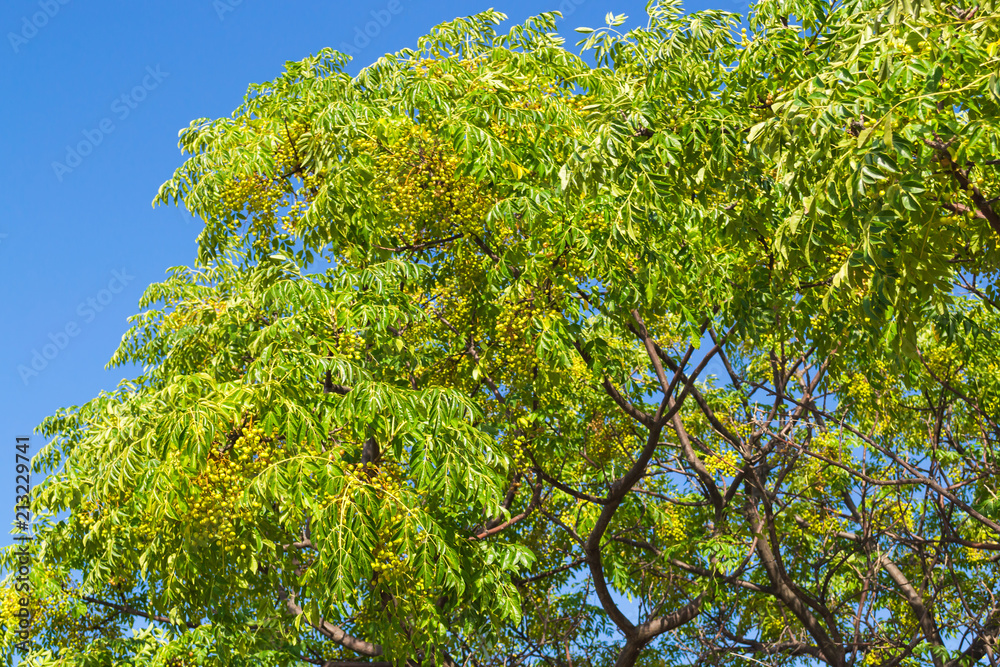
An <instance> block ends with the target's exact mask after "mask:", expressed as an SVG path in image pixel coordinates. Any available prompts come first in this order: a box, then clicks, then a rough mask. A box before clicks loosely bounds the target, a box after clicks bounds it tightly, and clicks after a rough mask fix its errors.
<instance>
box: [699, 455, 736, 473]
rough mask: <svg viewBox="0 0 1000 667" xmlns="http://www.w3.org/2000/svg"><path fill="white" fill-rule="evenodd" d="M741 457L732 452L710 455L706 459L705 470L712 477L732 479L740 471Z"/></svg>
mask: <svg viewBox="0 0 1000 667" xmlns="http://www.w3.org/2000/svg"><path fill="white" fill-rule="evenodd" d="M740 463H741V461H740V456H739V455H738V454H737V453H736V452H734V451H732V450H730V451H728V452H725V453H724V454H710V455H708V456H706V457H705V468H706V469H707V470H708V472H709V473H710V474H712V475H719V474H721V475H725V476H729V477H732V476H733V475H736V474H737V473H739V471H740Z"/></svg>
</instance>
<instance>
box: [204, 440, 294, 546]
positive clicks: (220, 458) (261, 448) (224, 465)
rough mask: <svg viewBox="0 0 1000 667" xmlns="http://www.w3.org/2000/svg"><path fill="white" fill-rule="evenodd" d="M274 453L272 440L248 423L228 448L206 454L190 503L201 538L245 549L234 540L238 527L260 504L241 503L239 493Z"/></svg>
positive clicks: (270, 459) (241, 493)
mask: <svg viewBox="0 0 1000 667" xmlns="http://www.w3.org/2000/svg"><path fill="white" fill-rule="evenodd" d="M277 456H278V451H277V449H276V447H275V443H274V441H273V440H272V439H271V438H267V437H265V436H264V433H263V430H262V429H261V428H260V427H258V426H254V425H253V424H252V423H251V424H249V425H248V426H246V427H244V428H243V430H242V433H241V434H240V435H239V437H238V438H237V439H236V441H235V443H234V444H233V446H232V447H231V448H230V449H228V450H227V451H225V452H224V453H221V452H219V451H213V452H212V454H210V456H209V459H208V465H207V466H206V468H205V469H204V470H203V471H202V472H201V474H199V475H198V476H197V477H196V478H195V480H194V483H193V485H194V487H195V489H197V491H196V495H195V497H194V499H193V500H192V502H191V506H190V519H191V523H192V524H193V525H194V526H195V527H196V528H197V530H198V532H199V534H200V535H201V536H202V537H203V538H206V539H209V540H213V541H215V542H216V543H218V544H219V545H221V546H222V547H223V549H224V550H225V551H226V552H231V551H236V550H239V551H245V550H246V549H247V545H246V544H240V543H239V541H238V538H239V537H240V528H241V526H242V525H243V524H244V523H245V522H249V521H251V520H252V517H253V515H254V513H255V512H256V511H257V510H258V509H259V508H260V507H261V504H260V501H257V500H254V501H251V502H249V503H243V501H242V495H243V492H244V491H245V490H246V488H247V486H248V485H249V483H250V481H251V480H252V479H253V478H254V477H256V476H257V475H259V474H260V473H261V472H262V471H263V470H264V469H265V468H266V467H268V466H269V465H271V464H272V463H273V462H274V461H275V460H276V458H277Z"/></svg>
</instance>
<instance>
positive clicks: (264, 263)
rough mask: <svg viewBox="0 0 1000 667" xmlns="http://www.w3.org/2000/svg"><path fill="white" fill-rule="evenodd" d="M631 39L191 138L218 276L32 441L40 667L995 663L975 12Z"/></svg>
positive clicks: (416, 66)
mask: <svg viewBox="0 0 1000 667" xmlns="http://www.w3.org/2000/svg"><path fill="white" fill-rule="evenodd" d="M648 13H649V21H648V24H647V26H646V27H644V28H639V29H636V30H632V31H629V32H627V33H625V34H620V33H619V32H617V31H616V28H617V27H620V26H621V25H622V24H623V23H624V20H625V18H624V17H620V16H619V17H615V16H611V15H609V17H608V25H607V26H606V27H605V28H601V29H599V30H591V29H589V28H580V29H579V30H580V31H581V32H583V33H585V34H587V37H585V38H584V41H583V42H582V45H583V47H584V49H585V50H588V51H592V52H593V56H594V59H595V61H596V65H594V66H592V65H590V64H588V63H587V62H586V61H585V60H584V59H582V58H581V57H579V56H577V55H574V54H573V53H571V52H569V51H567V50H565V49H564V48H563V47H562V45H561V44H562V42H561V40H560V39H559V38H558V37H557V36H555V35H554V34H553V32H552V31H553V30H554V25H555V16H556V15H555V14H551V13H550V14H541V15H539V16H537V17H535V18H533V19H531V20H529V21H528V22H527V23H526V24H524V25H522V26H516V27H515V28H513V29H512V30H511V31H510V32H509V33H508V34H506V35H500V34H498V33H497V32H496V31H495V26H496V25H498V24H499V23H500V22H501V21H502V20H504V18H505V17H504V16H503V15H502V14H499V13H496V12H493V11H490V12H484V13H482V14H478V15H475V16H472V17H468V18H465V19H458V20H456V21H453V22H451V23H448V24H445V25H442V26H439V27H438V28H436V29H435V30H434V31H432V32H431V33H430V34H429V35H428V36H426V37H424V38H422V39H421V40H419V42H418V45H417V49H416V50H403V51H401V52H399V53H397V54H393V55H387V56H385V57H383V58H381V59H380V60H378V61H377V62H376V63H374V64H372V65H371V66H369V67H367V68H365V69H363V70H362V71H361V73H360V74H359V75H357V76H355V77H351V76H348V75H346V74H345V73H344V72H343V66H344V64H345V62H346V57H345V56H343V55H341V54H338V53H336V52H333V51H323V52H321V53H319V54H317V55H316V56H314V57H311V58H307V59H306V60H303V61H301V62H295V63H288V64H287V70H286V71H285V73H283V74H282V75H281V76H279V77H278V78H276V79H275V80H273V81H271V82H268V83H266V84H262V85H257V86H251V88H250V90H249V92H248V94H247V97H246V99H245V103H244V104H243V105H242V106H241V107H239V108H238V109H237V110H236V112H235V113H234V114H233V116H232V117H231V118H222V119H218V120H215V121H210V120H208V119H200V120H197V121H195V122H193V123H192V124H191V126H190V127H189V128H188V129H187V130H185V131H183V132H182V133H181V139H180V145H181V147H182V149H183V150H184V151H185V152H186V153H188V154H189V155H190V157H189V158H188V159H187V161H186V162H185V164H184V165H183V166H182V167H181V168H180V169H179V170H178V171H177V172H176V173H175V175H174V177H173V178H172V179H171V180H170V181H168V182H167V183H166V184H164V186H163V187H162V188H161V190H160V193H159V195H158V196H157V202H161V203H183V205H185V206H186V207H187V209H188V210H189V211H191V212H192V213H193V214H196V215H198V216H200V218H201V219H202V220H203V221H204V223H205V227H204V230H203V231H202V232H201V235H200V236H199V248H200V255H199V263H198V265H197V266H195V267H193V268H185V267H179V268H177V269H175V270H173V271H172V272H171V274H170V276H169V277H168V279H167V280H166V281H164V282H163V283H160V284H156V285H153V286H151V287H150V288H149V289H148V290H147V291H146V293H145V295H144V296H143V298H142V301H141V303H140V307H141V308H142V309H143V311H142V312H141V313H140V314H138V315H136V316H135V317H134V318H133V320H132V328H131V329H130V330H129V332H128V333H127V334H126V336H125V337H124V339H123V341H122V345H121V347H120V348H119V350H118V352H117V353H116V354H115V355H114V357H113V358H112V360H111V364H112V365H118V364H126V363H135V364H139V365H141V366H142V367H143V368H144V369H145V370H144V373H143V375H141V376H140V377H138V378H136V379H135V380H134V381H131V382H127V383H124V384H123V385H122V386H120V387H119V388H118V389H117V390H116V391H114V392H110V393H105V394H102V395H100V396H98V397H96V398H95V399H93V400H92V401H90V402H88V403H87V404H85V405H83V406H80V407H75V408H71V409H68V410H63V411H60V412H59V413H57V414H56V415H55V416H53V417H52V418H50V419H48V420H47V421H46V422H45V423H44V424H43V427H42V432H43V433H44V434H45V435H46V436H47V437H49V438H51V442H50V443H49V444H48V445H47V446H46V447H45V448H44V450H43V451H42V452H40V453H39V455H38V456H37V457H36V460H35V466H36V469H38V470H40V471H44V472H48V473H49V474H48V477H46V479H45V482H44V484H43V485H42V486H41V487H40V488H39V489H38V491H37V493H36V495H35V497H34V498H33V499H32V503H33V507H34V510H35V511H36V512H37V513H39V514H40V515H41V516H43V517H44V520H43V521H42V522H41V524H40V525H39V527H38V528H37V529H36V530H37V534H38V538H37V539H36V541H35V558H36V567H35V569H34V570H33V573H32V576H33V582H34V589H33V593H32V595H33V597H32V604H33V605H34V610H35V613H36V619H37V620H38V623H37V630H36V641H35V643H34V644H33V646H34V647H35V648H34V653H33V656H34V657H35V662H34V663H33V664H37V665H66V666H69V665H91V664H123V663H125V662H126V661H133V663H134V664H143V665H197V664H225V665H303V664H316V665H327V667H330V666H332V665H347V664H359V663H365V664H386V665H388V664H404V663H405V664H411V665H416V664H421V665H428V664H432V663H433V664H459V663H460V664H463V665H464V664H473V665H500V664H504V665H509V664H518V665H532V664H549V665H566V666H569V665H610V664H614V665H620V666H626V665H638V664H642V665H666V664H670V665H675V664H699V665H707V664H717V665H737V664H740V665H741V664H745V663H747V662H752V663H760V664H768V665H777V664H829V665H834V666H836V667H841V666H846V665H854V664H859V663H864V664H879V665H914V664H925V663H927V664H930V663H932V664H934V665H935V666H942V667H943V666H946V667H958V666H959V665H966V664H973V663H976V662H980V661H983V660H985V659H989V660H994V659H995V658H994V650H995V649H994V647H995V646H996V642H997V635H998V632H1000V602H998V600H997V597H996V594H997V590H998V588H997V584H998V566H997V560H998V558H1000V556H998V555H997V554H998V552H1000V525H998V514H1000V513H998V509H1000V506H998V502H997V475H998V465H997V458H996V455H995V450H994V447H995V445H996V442H997V438H998V435H1000V427H998V424H997V418H996V415H997V414H1000V379H998V378H1000V373H998V372H997V371H998V362H997V359H998V352H1000V350H998V343H997V340H996V337H995V335H994V334H993V333H992V332H993V331H995V330H996V329H997V327H998V324H1000V317H998V298H1000V295H998V293H997V287H996V283H995V275H996V272H997V269H998V265H1000V263H998V254H997V238H998V234H1000V226H998V225H997V222H996V221H997V215H996V212H995V210H994V208H993V205H994V197H996V190H997V178H996V174H995V171H994V168H995V166H996V163H997V162H998V160H997V159H995V158H994V157H993V156H994V155H995V154H996V149H997V141H998V138H1000V137H998V123H997V120H996V119H997V103H998V101H1000V89H998V85H997V77H996V70H997V65H998V59H997V56H996V52H997V45H998V44H1000V41H998V40H1000V34H998V27H1000V23H998V21H997V19H998V14H997V13H996V7H995V5H994V4H993V3H985V4H983V5H979V6H976V7H964V6H961V5H960V6H952V5H946V4H944V3H927V2H920V3H912V2H891V3H889V4H884V3H880V2H872V1H870V0H846V1H845V2H842V3H841V2H832V3H831V2H812V3H806V2H785V3H773V2H762V3H760V4H758V5H756V6H755V7H754V9H753V11H752V12H751V16H750V20H749V27H750V30H751V32H752V34H748V33H746V32H744V33H742V35H741V33H740V32H739V18H738V17H737V16H735V15H732V14H727V13H723V12H717V11H705V12H698V13H694V14H690V15H685V14H683V13H682V11H681V8H680V6H679V4H677V3H675V2H669V1H667V2H653V3H651V4H650V5H649V7H648ZM324 260H325V261H326V263H328V264H329V266H328V267H324V265H323V264H324ZM12 558H13V556H12V553H11V552H8V553H7V554H6V559H7V561H6V562H7V564H8V565H10V564H11V562H12V560H11V559H12ZM8 581H9V582H10V581H11V580H10V579H8ZM11 591H12V589H11V588H10V587H8V589H7V596H6V598H5V602H4V607H3V609H4V613H5V614H6V616H5V618H7V619H10V617H11V616H10V615H11V614H12V613H13V610H14V605H15V604H16V596H15V595H14V594H13V593H12V592H11ZM629 600H630V601H631V602H628V601H629ZM137 618H138V619H145V621H146V622H147V624H148V626H149V627H146V628H143V629H141V630H140V631H138V632H137V633H136V634H134V636H130V635H129V633H128V629H129V627H130V625H131V623H132V622H133V621H134V620H135V619H137ZM8 626H9V622H8ZM6 637H7V639H6V641H7V646H8V651H10V647H12V646H13V642H14V641H15V640H14V638H13V637H12V635H11V634H10V633H8V634H7V635H6Z"/></svg>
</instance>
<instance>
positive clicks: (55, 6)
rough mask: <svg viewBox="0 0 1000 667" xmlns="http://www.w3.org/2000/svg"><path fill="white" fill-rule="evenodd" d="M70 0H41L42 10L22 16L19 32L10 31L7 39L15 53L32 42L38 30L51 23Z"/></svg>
mask: <svg viewBox="0 0 1000 667" xmlns="http://www.w3.org/2000/svg"><path fill="white" fill-rule="evenodd" d="M69 2H70V0H39V2H38V7H39V10H40V11H37V12H35V13H34V14H32V15H31V16H30V17H29V16H22V17H21V29H20V30H19V31H18V32H8V33H7V41H9V42H10V48H12V49H14V53H18V52H19V51H20V50H21V47H22V46H24V45H25V44H27V43H28V42H30V41H31V40H33V39H34V38H35V35H37V34H38V31H39V30H41V29H42V28H44V27H45V26H47V25H48V24H49V21H51V20H52V19H53V18H55V15H56V14H58V13H59V10H60V9H62V5H68V4H69Z"/></svg>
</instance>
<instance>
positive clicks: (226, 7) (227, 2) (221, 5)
mask: <svg viewBox="0 0 1000 667" xmlns="http://www.w3.org/2000/svg"><path fill="white" fill-rule="evenodd" d="M242 4H243V0H214V2H212V9H214V10H215V13H216V15H217V16H218V17H219V20H220V21H225V20H226V14H228V13H229V12H234V11H236V8H237V7H239V6H240V5H242Z"/></svg>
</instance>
